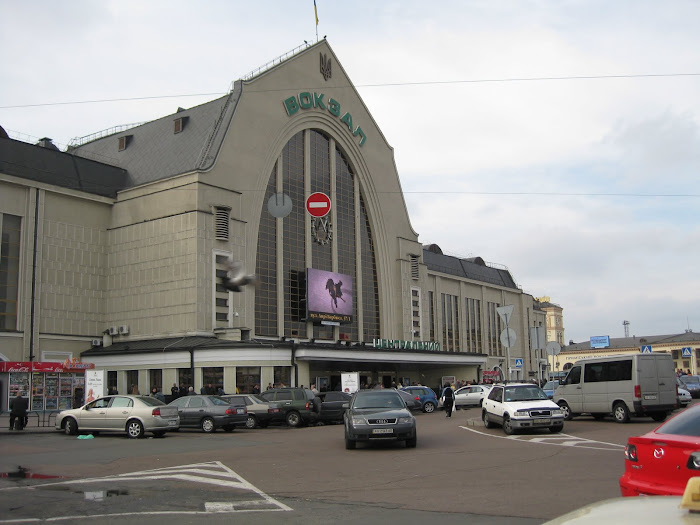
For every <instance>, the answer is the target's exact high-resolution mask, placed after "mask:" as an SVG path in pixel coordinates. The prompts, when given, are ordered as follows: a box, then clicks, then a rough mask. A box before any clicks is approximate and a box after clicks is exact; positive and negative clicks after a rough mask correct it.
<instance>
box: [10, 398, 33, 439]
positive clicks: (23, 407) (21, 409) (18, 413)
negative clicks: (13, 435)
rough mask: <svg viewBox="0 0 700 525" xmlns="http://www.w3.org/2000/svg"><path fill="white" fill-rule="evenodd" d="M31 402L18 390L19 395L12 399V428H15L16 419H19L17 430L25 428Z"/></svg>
mask: <svg viewBox="0 0 700 525" xmlns="http://www.w3.org/2000/svg"><path fill="white" fill-rule="evenodd" d="M28 408H29V403H28V401H27V400H26V399H24V398H23V397H22V394H21V393H20V392H17V397H15V398H13V399H11V400H10V430H14V429H15V419H16V420H17V430H23V429H24V427H25V426H26V425H27V409H28Z"/></svg>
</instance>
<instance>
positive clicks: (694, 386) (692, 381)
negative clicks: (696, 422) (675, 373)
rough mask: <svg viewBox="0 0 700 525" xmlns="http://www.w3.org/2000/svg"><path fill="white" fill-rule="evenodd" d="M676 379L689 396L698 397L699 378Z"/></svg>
mask: <svg viewBox="0 0 700 525" xmlns="http://www.w3.org/2000/svg"><path fill="white" fill-rule="evenodd" d="M678 379H680V381H681V383H683V388H685V389H686V390H687V391H688V392H690V395H691V396H693V397H694V398H695V397H700V376H680V377H679V378H678Z"/></svg>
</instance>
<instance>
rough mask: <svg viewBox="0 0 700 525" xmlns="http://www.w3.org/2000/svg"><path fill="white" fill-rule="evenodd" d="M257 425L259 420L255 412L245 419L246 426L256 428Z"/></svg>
mask: <svg viewBox="0 0 700 525" xmlns="http://www.w3.org/2000/svg"><path fill="white" fill-rule="evenodd" d="M256 426H258V420H257V419H255V416H254V415H253V414H248V419H246V420H245V427H246V428H255V427H256Z"/></svg>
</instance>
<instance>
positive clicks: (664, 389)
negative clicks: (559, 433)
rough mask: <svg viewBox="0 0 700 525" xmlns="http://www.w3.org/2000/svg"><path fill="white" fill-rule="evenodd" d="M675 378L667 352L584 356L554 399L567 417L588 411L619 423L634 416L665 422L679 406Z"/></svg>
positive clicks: (576, 363)
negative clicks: (588, 357)
mask: <svg viewBox="0 0 700 525" xmlns="http://www.w3.org/2000/svg"><path fill="white" fill-rule="evenodd" d="M684 377H685V376H684ZM675 378H676V373H675V372H674V369H673V359H672V357H671V354H667V353H661V352H657V353H651V354H642V353H639V354H630V355H616V356H608V357H594V358H590V359H581V360H578V361H576V362H575V363H574V365H573V366H572V367H571V369H569V373H568V374H567V376H566V378H565V379H564V381H562V383H561V384H560V385H559V386H558V387H557V390H556V391H555V392H554V397H553V399H552V400H553V401H554V402H555V403H557V404H558V405H559V406H560V407H561V409H562V410H563V411H564V414H565V417H566V419H572V418H573V417H574V416H576V415H578V414H583V413H587V414H591V415H592V416H593V417H594V418H595V419H602V418H604V417H605V416H606V415H608V414H612V415H613V417H614V418H615V421H617V422H618V423H627V422H628V421H629V419H630V416H633V415H634V416H640V417H642V416H648V417H651V418H652V419H653V420H654V421H659V422H661V421H663V420H664V419H666V417H667V416H668V414H670V413H671V412H672V411H673V410H675V409H676V408H678V398H677V396H676V383H675ZM691 394H692V392H691Z"/></svg>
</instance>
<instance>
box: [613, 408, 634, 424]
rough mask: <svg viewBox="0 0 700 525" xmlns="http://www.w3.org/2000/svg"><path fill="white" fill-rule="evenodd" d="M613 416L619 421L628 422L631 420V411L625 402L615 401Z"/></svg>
mask: <svg viewBox="0 0 700 525" xmlns="http://www.w3.org/2000/svg"><path fill="white" fill-rule="evenodd" d="M613 416H614V417H615V421H617V422H618V423H627V422H628V421H629V420H630V411H629V409H628V408H627V405H625V404H624V403H615V406H614V407H613Z"/></svg>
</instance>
